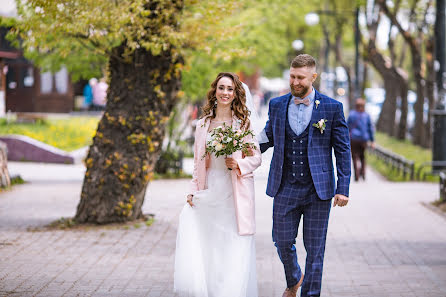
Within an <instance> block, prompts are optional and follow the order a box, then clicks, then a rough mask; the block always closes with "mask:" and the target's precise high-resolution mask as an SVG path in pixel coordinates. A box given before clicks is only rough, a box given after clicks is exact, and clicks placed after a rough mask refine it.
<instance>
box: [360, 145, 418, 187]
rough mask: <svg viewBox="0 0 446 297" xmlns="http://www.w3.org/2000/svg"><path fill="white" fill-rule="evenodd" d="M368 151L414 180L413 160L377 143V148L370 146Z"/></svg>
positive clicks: (392, 168) (404, 176)
mask: <svg viewBox="0 0 446 297" xmlns="http://www.w3.org/2000/svg"><path fill="white" fill-rule="evenodd" d="M368 152H369V153H370V154H372V155H375V156H376V157H377V158H378V159H380V160H381V161H383V162H384V163H385V164H387V165H388V166H389V167H390V168H391V170H393V171H397V172H399V173H400V174H401V175H402V176H403V178H404V179H406V178H407V177H408V178H409V179H410V180H414V178H415V164H414V162H413V161H410V160H407V159H406V158H404V157H402V156H400V155H398V154H395V153H394V152H391V151H389V150H386V149H385V148H383V147H380V146H378V145H375V148H371V147H370V148H369V149H368Z"/></svg>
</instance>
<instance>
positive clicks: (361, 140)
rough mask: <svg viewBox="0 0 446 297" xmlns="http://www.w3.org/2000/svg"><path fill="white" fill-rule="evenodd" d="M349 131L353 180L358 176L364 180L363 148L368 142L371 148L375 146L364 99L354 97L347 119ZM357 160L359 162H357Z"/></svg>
mask: <svg viewBox="0 0 446 297" xmlns="http://www.w3.org/2000/svg"><path fill="white" fill-rule="evenodd" d="M347 125H348V129H349V131H350V145H351V150H352V160H353V168H354V171H355V181H358V180H359V178H360V177H362V178H363V179H364V180H365V166H366V165H365V154H364V152H365V149H366V148H367V143H368V142H370V146H371V147H372V148H374V147H375V142H374V141H375V140H374V130H373V125H372V121H371V120H370V116H369V114H367V113H366V112H365V100H364V99H362V98H358V99H356V102H355V110H352V111H351V112H350V115H349V117H348V120H347ZM358 161H359V164H358Z"/></svg>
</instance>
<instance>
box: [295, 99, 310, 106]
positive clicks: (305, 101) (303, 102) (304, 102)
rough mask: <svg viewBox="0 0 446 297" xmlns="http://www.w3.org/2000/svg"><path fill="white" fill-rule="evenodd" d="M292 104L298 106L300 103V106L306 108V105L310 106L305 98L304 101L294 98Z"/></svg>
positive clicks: (308, 100)
mask: <svg viewBox="0 0 446 297" xmlns="http://www.w3.org/2000/svg"><path fill="white" fill-rule="evenodd" d="M294 103H295V104H296V105H299V104H301V103H302V104H305V105H306V106H308V105H310V99H308V98H305V99H299V98H294Z"/></svg>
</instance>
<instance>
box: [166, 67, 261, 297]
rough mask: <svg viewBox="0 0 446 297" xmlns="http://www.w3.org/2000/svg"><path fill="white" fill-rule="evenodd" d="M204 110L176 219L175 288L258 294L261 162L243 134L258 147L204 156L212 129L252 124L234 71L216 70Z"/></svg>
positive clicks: (215, 294)
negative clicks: (228, 154) (256, 175)
mask: <svg viewBox="0 0 446 297" xmlns="http://www.w3.org/2000/svg"><path fill="white" fill-rule="evenodd" d="M247 92H248V95H250V94H249V90H248V89H247ZM203 114H204V115H203V117H202V118H201V119H200V120H199V121H198V123H197V128H196V131H195V144H194V172H193V178H192V182H191V186H192V187H191V192H190V194H189V195H187V204H186V205H185V206H184V208H183V210H182V212H181V214H180V219H179V226H178V234H177V242H176V252H175V273H174V289H175V292H176V293H178V295H179V296H180V297H228V296H231V297H257V277H256V265H255V260H256V254H255V239H254V236H253V235H254V233H255V213H254V211H255V205H254V177H253V173H252V172H253V171H254V170H255V169H256V168H257V167H258V166H260V163H261V154H260V150H259V144H258V143H257V141H256V140H255V138H254V139H252V138H250V139H245V141H247V142H254V143H255V146H256V149H255V150H252V151H251V153H250V155H249V156H244V155H242V152H240V151H237V152H235V153H233V154H232V157H227V158H225V157H222V156H220V157H215V155H213V154H212V155H209V154H208V155H206V157H204V158H203V156H204V155H205V149H206V147H205V145H206V142H207V141H209V140H210V139H211V134H210V131H211V130H212V129H213V128H216V127H218V126H222V125H223V124H225V125H226V126H231V125H232V128H233V129H234V128H236V129H239V128H240V129H250V128H251V126H250V120H249V114H250V111H249V109H248V108H247V106H246V93H245V89H244V86H243V84H242V83H241V82H240V80H239V78H238V76H237V75H236V74H233V73H228V72H223V73H220V74H218V76H217V78H216V79H215V80H214V82H213V83H212V84H211V88H210V90H209V92H208V94H207V104H206V105H205V106H204V107H203ZM229 168H230V169H232V170H229Z"/></svg>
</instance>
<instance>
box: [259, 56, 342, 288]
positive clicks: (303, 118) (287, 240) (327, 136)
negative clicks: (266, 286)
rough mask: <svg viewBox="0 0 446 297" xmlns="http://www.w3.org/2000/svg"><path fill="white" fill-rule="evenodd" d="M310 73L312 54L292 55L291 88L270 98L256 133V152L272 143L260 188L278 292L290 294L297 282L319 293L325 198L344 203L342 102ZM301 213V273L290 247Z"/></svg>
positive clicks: (313, 70) (327, 208)
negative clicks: (279, 271) (278, 265)
mask: <svg viewBox="0 0 446 297" xmlns="http://www.w3.org/2000/svg"><path fill="white" fill-rule="evenodd" d="M316 77H317V73H316V61H315V60H314V58H313V57H312V56H310V55H306V54H303V55H298V56H297V57H296V58H294V59H293V61H292V62H291V68H290V88H291V93H288V94H286V95H284V96H281V97H278V98H274V99H272V100H271V101H270V104H269V119H268V122H267V123H266V126H265V129H264V130H263V131H262V133H261V135H259V136H260V137H259V142H260V150H261V151H262V153H263V152H264V151H266V150H267V149H268V148H269V147H274V154H273V158H272V161H271V168H270V171H269V177H268V186H267V189H266V194H267V195H268V196H271V197H274V204H273V241H274V243H275V246H276V247H277V252H278V254H279V257H280V260H281V261H282V263H283V267H284V269H285V276H286V282H287V289H286V290H285V292H284V293H283V296H284V297H295V296H296V294H297V289H298V288H299V287H300V286H301V285H302V294H301V296H302V297H309V296H320V293H321V281H322V266H323V262H324V252H325V239H326V235H327V227H328V218H329V214H330V208H331V199H332V198H333V197H334V201H333V206H336V205H338V206H345V205H347V203H348V191H349V184H350V141H349V132H348V128H347V124H346V121H345V118H344V113H343V109H342V103H340V102H338V101H336V100H334V99H332V98H329V97H327V96H325V95H323V94H321V93H319V92H317V91H316V90H315V89H314V88H313V82H314V81H315V80H316ZM262 142H263V143H262ZM332 149H334V154H335V156H336V169H337V183H336V185H335V178H334V173H333V161H332ZM302 217H303V241H304V246H305V249H306V251H307V259H306V263H305V277H304V273H303V272H302V269H301V267H300V266H299V264H298V263H297V255H296V248H295V247H294V244H295V243H296V237H297V230H298V227H299V222H300V220H301V218H302Z"/></svg>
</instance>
